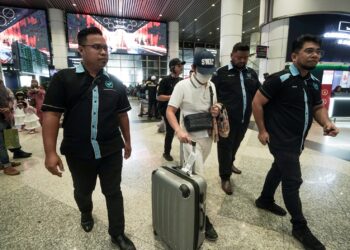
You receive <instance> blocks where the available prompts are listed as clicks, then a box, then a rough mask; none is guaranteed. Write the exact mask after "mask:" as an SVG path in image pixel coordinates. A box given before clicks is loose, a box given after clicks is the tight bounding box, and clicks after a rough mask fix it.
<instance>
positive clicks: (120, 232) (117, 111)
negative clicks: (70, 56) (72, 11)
mask: <svg viewBox="0 0 350 250" xmlns="http://www.w3.org/2000/svg"><path fill="white" fill-rule="evenodd" d="M78 45H79V47H78V50H79V53H80V55H81V57H82V62H81V64H80V65H79V66H78V67H77V68H75V69H64V70H61V71H59V72H58V73H57V74H55V76H54V77H53V79H52V81H51V83H50V86H49V89H48V91H47V94H46V97H45V101H44V104H43V106H42V111H44V115H43V139H44V148H45V166H46V168H47V169H48V171H50V172H51V173H52V174H53V175H57V176H59V177H61V176H62V171H63V170H64V168H63V164H62V161H61V159H60V157H59V156H58V154H57V152H56V142H57V134H58V129H59V121H60V117H61V114H62V113H64V122H63V128H64V132H63V141H62V144H61V153H62V154H63V155H65V157H66V160H67V163H68V167H69V170H70V172H71V174H72V178H73V185H74V198H75V201H76V202H77V205H78V207H79V210H80V212H81V226H82V228H83V229H84V230H85V231H86V232H90V231H91V230H92V228H93V225H94V220H93V217H92V208H93V204H92V199H91V196H92V192H93V190H94V189H95V185H96V180H97V176H99V178H100V183H101V189H102V193H103V194H104V195H105V197H106V203H107V210H108V221H109V229H108V232H109V234H110V235H111V239H112V242H113V243H115V244H116V245H118V246H119V248H120V249H128V250H131V249H136V248H135V246H134V244H133V243H132V242H131V240H130V239H128V238H127V237H126V236H125V234H124V227H125V226H124V208H123V196H122V192H121V189H120V182H121V173H122V164H123V157H122V149H123V148H124V158H125V159H128V158H129V157H130V154H131V142H130V129H129V118H128V115H127V111H128V110H130V109H131V107H130V104H129V101H128V99H127V95H126V89H125V87H124V86H123V84H122V82H120V81H119V80H118V79H117V78H115V77H113V76H111V75H109V74H108V73H107V72H105V71H104V69H103V68H104V67H105V66H106V64H107V62H108V46H107V44H106V41H105V39H104V38H103V36H102V32H101V31H100V30H99V29H98V28H96V27H90V28H87V29H83V30H81V31H80V32H79V33H78ZM119 128H120V130H119ZM120 131H121V133H122V135H123V138H122V136H121V133H120ZM123 139H124V140H123Z"/></svg>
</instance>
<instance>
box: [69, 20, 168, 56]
mask: <svg viewBox="0 0 350 250" xmlns="http://www.w3.org/2000/svg"><path fill="white" fill-rule="evenodd" d="M91 26H94V27H98V28H99V29H101V31H102V33H103V36H104V38H105V39H106V42H107V44H108V47H109V52H110V53H116V54H140V55H159V56H164V55H166V54H167V26H166V23H161V22H153V21H145V20H134V19H126V18H117V17H105V16H96V15H84V14H73V13H67V37H68V47H69V49H70V51H77V48H78V41H77V34H78V32H79V31H80V30H82V29H84V28H87V27H91Z"/></svg>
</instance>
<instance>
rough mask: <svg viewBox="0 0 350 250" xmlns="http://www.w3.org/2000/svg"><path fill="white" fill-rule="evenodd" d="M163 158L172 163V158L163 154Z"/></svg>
mask: <svg viewBox="0 0 350 250" xmlns="http://www.w3.org/2000/svg"><path fill="white" fill-rule="evenodd" d="M163 157H164V159H165V160H167V161H173V160H174V158H173V157H172V156H171V155H170V154H166V153H163Z"/></svg>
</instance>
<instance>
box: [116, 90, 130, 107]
mask: <svg viewBox="0 0 350 250" xmlns="http://www.w3.org/2000/svg"><path fill="white" fill-rule="evenodd" d="M119 91H120V96H119V98H118V113H125V112H127V111H129V110H130V109H131V106H130V103H129V100H128V96H127V94H126V88H125V87H124V85H121V86H120V87H119Z"/></svg>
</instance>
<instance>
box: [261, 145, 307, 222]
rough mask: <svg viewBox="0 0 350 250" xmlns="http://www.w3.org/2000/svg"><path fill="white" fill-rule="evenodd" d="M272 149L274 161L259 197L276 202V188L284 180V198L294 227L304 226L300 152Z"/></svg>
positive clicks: (263, 200)
mask: <svg viewBox="0 0 350 250" xmlns="http://www.w3.org/2000/svg"><path fill="white" fill-rule="evenodd" d="M270 151H271V153H272V155H273V156H274V162H273V163H272V166H271V169H270V171H269V172H268V174H267V176H266V179H265V183H264V187H263V190H262V192H261V196H260V198H259V199H260V200H261V201H262V202H266V203H267V204H268V203H271V202H274V195H275V192H276V189H277V187H278V185H279V184H280V182H282V195H283V200H284V204H285V205H286V208H287V210H288V212H289V213H290V215H291V216H292V219H291V222H292V224H293V228H295V229H297V228H301V227H304V226H306V220H305V218H304V215H303V211H302V206H301V201H300V197H299V188H300V185H301V184H302V182H303V180H302V178H301V169H300V162H299V157H300V154H299V153H294V152H286V151H272V150H270Z"/></svg>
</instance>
